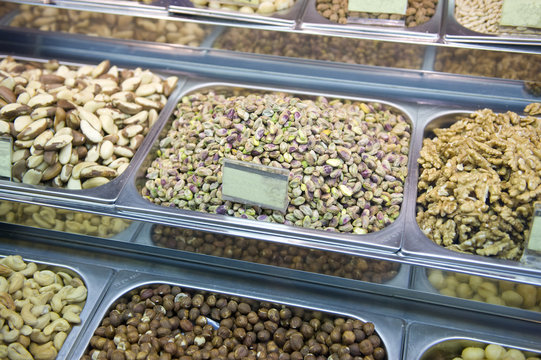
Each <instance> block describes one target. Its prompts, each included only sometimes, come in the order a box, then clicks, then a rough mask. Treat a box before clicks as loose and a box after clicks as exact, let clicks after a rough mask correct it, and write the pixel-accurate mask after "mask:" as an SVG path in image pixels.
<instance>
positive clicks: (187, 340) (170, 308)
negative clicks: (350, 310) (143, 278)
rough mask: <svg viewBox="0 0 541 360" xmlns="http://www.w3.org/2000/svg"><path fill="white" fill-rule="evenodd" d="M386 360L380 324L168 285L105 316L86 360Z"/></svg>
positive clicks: (126, 299) (148, 289) (140, 292)
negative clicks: (108, 359) (103, 359)
mask: <svg viewBox="0 0 541 360" xmlns="http://www.w3.org/2000/svg"><path fill="white" fill-rule="evenodd" d="M109 349H110V350H111V355H112V357H111V358H112V359H116V358H118V359H120V358H122V359H124V358H125V359H130V358H131V359H142V358H146V359H153V358H156V359H162V358H163V359H165V358H167V359H172V358H179V359H215V360H218V359H254V360H255V359H269V360H272V359H276V360H277V359H286V358H287V359H299V360H301V359H316V360H320V359H339V358H344V356H346V354H347V357H345V358H348V359H352V360H358V359H359V360H360V359H375V360H382V359H387V354H386V350H385V345H384V344H383V343H382V341H381V338H380V337H379V335H378V334H377V332H376V330H375V328H374V324H372V323H370V322H363V321H361V320H358V319H353V318H346V317H341V316H335V315H333V314H328V313H325V312H322V311H311V310H308V309H303V308H294V307H291V306H285V305H281V304H273V303H269V302H263V301H257V300H253V299H244V298H240V297H235V296H229V295H224V294H214V293H211V292H205V291H199V290H191V289H187V288H181V287H179V286H170V285H167V284H154V285H147V286H143V287H140V288H137V289H134V290H132V291H130V292H128V293H127V294H125V295H124V296H122V297H121V298H120V299H117V301H116V302H115V304H114V305H113V306H112V307H111V308H110V309H109V311H108V312H107V313H106V316H105V317H104V319H102V321H101V325H100V326H99V327H98V328H97V329H96V330H95V332H94V336H93V337H92V338H91V339H90V343H89V345H88V347H87V349H86V352H85V355H84V356H83V357H82V360H90V359H93V358H101V357H102V356H105V354H106V353H107V352H109Z"/></svg>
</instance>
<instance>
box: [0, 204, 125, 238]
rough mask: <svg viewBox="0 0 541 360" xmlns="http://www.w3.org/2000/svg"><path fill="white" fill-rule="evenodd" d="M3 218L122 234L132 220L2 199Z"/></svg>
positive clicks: (0, 214) (97, 233)
mask: <svg viewBox="0 0 541 360" xmlns="http://www.w3.org/2000/svg"><path fill="white" fill-rule="evenodd" d="M0 221H5V222H8V223H11V224H22V225H26V226H33V227H39V228H42V229H51V230H56V231H65V232H70V233H77V234H84V235H93V236H100V237H111V236H114V235H116V234H119V233H120V232H122V231H124V230H125V229H126V228H127V227H128V226H130V223H131V222H130V221H128V220H124V219H119V218H114V217H109V216H102V215H95V214H88V213H83V212H78V211H71V210H65V209H55V208H53V207H48V206H40V205H34V204H25V203H18V202H12V201H4V200H1V201H0Z"/></svg>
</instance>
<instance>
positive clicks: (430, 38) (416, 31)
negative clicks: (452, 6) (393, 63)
mask: <svg viewBox="0 0 541 360" xmlns="http://www.w3.org/2000/svg"><path fill="white" fill-rule="evenodd" d="M444 2H445V1H444V0H439V1H438V5H437V6H436V12H435V13H434V15H432V17H431V18H430V20H428V21H427V22H426V23H424V24H421V25H418V26H414V27H410V28H408V27H406V26H377V25H364V24H338V23H335V22H332V21H330V20H329V19H326V18H325V17H323V15H321V14H320V13H319V12H318V11H317V10H316V0H307V5H306V9H305V11H304V15H303V17H302V23H301V28H302V29H306V30H321V31H336V32H342V33H343V32H347V33H351V34H353V33H354V34H363V35H375V36H386V37H392V38H397V39H402V40H417V41H427V42H436V41H437V40H438V39H439V31H440V27H441V22H442V17H443V10H444Z"/></svg>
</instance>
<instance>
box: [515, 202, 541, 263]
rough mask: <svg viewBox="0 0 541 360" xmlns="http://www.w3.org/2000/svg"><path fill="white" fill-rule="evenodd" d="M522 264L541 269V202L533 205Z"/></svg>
mask: <svg viewBox="0 0 541 360" xmlns="http://www.w3.org/2000/svg"><path fill="white" fill-rule="evenodd" d="M520 262H522V263H523V264H526V265H528V266H531V267H535V268H541V202H536V203H534V204H533V218H532V224H531V226H530V236H529V237H528V240H527V242H526V243H525V244H524V253H523V254H522V257H521V259H520Z"/></svg>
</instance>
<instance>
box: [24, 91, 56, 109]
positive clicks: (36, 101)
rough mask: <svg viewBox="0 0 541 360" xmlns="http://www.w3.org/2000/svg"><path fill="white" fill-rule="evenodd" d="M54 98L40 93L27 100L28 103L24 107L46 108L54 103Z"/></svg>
mask: <svg viewBox="0 0 541 360" xmlns="http://www.w3.org/2000/svg"><path fill="white" fill-rule="evenodd" d="M54 100H55V99H54V96H53V95H50V94H47V93H41V94H38V95H35V96H33V97H31V98H30V100H28V103H27V104H26V105H28V106H30V107H33V108H34V107H38V106H40V107H41V106H48V105H51V104H52V103H54Z"/></svg>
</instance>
